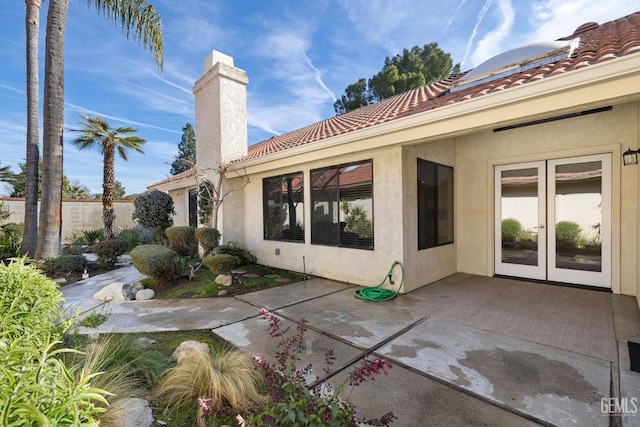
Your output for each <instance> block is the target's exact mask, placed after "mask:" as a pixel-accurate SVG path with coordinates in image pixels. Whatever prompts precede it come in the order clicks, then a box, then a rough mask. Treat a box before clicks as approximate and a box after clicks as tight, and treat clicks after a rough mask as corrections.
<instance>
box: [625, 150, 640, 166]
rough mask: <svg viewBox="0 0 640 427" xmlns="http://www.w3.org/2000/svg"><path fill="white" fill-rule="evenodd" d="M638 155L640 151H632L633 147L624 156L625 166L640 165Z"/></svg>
mask: <svg viewBox="0 0 640 427" xmlns="http://www.w3.org/2000/svg"><path fill="white" fill-rule="evenodd" d="M638 153H640V150H632V149H631V147H629V149H628V150H627V151H625V152H624V154H623V155H622V161H623V163H624V165H625V166H627V165H637V164H638Z"/></svg>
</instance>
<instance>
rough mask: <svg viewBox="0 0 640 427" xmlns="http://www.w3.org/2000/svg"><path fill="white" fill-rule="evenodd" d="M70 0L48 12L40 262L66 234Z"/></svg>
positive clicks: (55, 1) (58, 1)
mask: <svg viewBox="0 0 640 427" xmlns="http://www.w3.org/2000/svg"><path fill="white" fill-rule="evenodd" d="M68 6H69V1H68V0H50V1H49V10H48V12H47V32H46V39H45V63H44V70H45V71H44V106H43V108H42V110H43V121H44V124H43V128H42V202H41V203H40V219H39V226H38V228H39V232H38V245H37V246H36V253H35V258H36V259H45V258H48V257H51V256H55V255H58V254H59V253H60V242H61V240H62V239H61V237H62V236H61V234H62V125H63V123H64V32H65V29H66V25H67V7H68Z"/></svg>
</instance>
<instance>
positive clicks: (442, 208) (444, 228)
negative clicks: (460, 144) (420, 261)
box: [437, 165, 453, 245]
mask: <svg viewBox="0 0 640 427" xmlns="http://www.w3.org/2000/svg"><path fill="white" fill-rule="evenodd" d="M437 191H438V241H437V244H439V245H443V244H446V243H452V242H453V168H450V167H448V166H442V165H439V166H438V188H437Z"/></svg>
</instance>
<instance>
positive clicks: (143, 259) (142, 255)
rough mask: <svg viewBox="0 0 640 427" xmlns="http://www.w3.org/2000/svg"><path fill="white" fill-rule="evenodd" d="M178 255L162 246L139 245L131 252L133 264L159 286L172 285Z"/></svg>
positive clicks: (175, 273)
mask: <svg viewBox="0 0 640 427" xmlns="http://www.w3.org/2000/svg"><path fill="white" fill-rule="evenodd" d="M177 256H178V254H177V253H175V252H174V251H172V250H171V249H169V248H167V247H166V246H162V245H139V246H136V247H135V248H134V249H133V250H132V251H131V262H132V263H133V266H134V267H135V268H136V269H138V271H140V272H141V273H142V274H145V275H147V276H150V277H152V278H153V280H154V281H155V282H156V284H157V285H160V286H162V285H166V284H168V283H171V282H172V281H173V280H174V279H175V277H176V275H177V271H176V258H177Z"/></svg>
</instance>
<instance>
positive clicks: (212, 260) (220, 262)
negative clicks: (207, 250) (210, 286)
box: [202, 254, 236, 274]
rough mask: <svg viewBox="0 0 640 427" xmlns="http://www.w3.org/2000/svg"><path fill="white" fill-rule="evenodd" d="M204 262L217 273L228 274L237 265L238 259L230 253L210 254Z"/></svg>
mask: <svg viewBox="0 0 640 427" xmlns="http://www.w3.org/2000/svg"><path fill="white" fill-rule="evenodd" d="M202 263H203V264H204V265H205V266H207V268H208V269H209V270H211V271H212V272H214V273H216V274H228V273H229V272H230V271H231V270H233V268H234V267H235V266H236V259H235V257H233V256H232V255H229V254H218V255H209V256H207V257H205V258H204V259H203V260H202Z"/></svg>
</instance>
